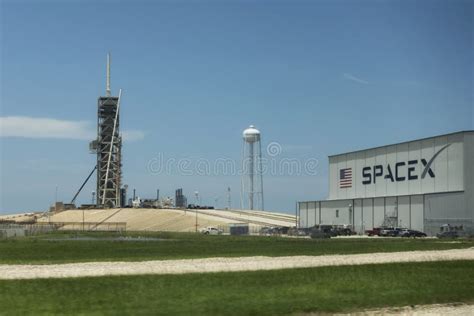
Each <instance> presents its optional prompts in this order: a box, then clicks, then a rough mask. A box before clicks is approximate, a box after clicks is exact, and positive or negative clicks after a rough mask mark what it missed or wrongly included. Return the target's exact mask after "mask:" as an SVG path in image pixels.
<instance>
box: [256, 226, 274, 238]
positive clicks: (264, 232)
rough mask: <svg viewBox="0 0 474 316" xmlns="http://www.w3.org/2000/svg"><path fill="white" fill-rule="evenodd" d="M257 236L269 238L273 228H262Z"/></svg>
mask: <svg viewBox="0 0 474 316" xmlns="http://www.w3.org/2000/svg"><path fill="white" fill-rule="evenodd" d="M259 235H262V236H271V235H273V227H269V226H264V227H262V228H260V231H259Z"/></svg>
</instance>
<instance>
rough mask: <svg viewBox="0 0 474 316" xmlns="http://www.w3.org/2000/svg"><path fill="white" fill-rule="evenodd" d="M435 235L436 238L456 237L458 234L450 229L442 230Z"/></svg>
mask: <svg viewBox="0 0 474 316" xmlns="http://www.w3.org/2000/svg"><path fill="white" fill-rule="evenodd" d="M436 237H438V238H458V237H459V234H458V232H457V231H455V230H451V231H444V232H441V233H438V234H436Z"/></svg>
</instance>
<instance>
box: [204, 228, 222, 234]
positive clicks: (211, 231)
mask: <svg viewBox="0 0 474 316" xmlns="http://www.w3.org/2000/svg"><path fill="white" fill-rule="evenodd" d="M200 232H201V233H202V234H204V235H221V234H222V233H223V232H224V231H223V230H222V229H219V228H216V227H206V228H203V229H201V230H200Z"/></svg>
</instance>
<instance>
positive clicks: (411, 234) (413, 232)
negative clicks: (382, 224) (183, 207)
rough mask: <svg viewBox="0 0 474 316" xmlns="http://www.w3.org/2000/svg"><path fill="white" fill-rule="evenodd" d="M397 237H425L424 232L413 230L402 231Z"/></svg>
mask: <svg viewBox="0 0 474 316" xmlns="http://www.w3.org/2000/svg"><path fill="white" fill-rule="evenodd" d="M399 236H401V237H426V236H427V235H426V234H425V233H424V232H420V231H418V230H413V229H404V230H402V231H401V232H400V234H399Z"/></svg>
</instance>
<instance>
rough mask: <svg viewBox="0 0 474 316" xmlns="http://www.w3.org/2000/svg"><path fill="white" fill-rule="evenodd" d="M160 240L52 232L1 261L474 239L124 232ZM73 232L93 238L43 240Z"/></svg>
mask: <svg viewBox="0 0 474 316" xmlns="http://www.w3.org/2000/svg"><path fill="white" fill-rule="evenodd" d="M127 235H128V236H137V235H140V236H145V237H157V238H163V240H160V241H147V242H143V241H111V240H101V239H100V238H109V237H113V236H117V235H114V234H111V233H100V232H98V233H79V234H77V235H75V234H73V235H71V233H61V232H59V233H53V234H47V235H43V236H36V237H27V238H18V239H10V240H1V241H0V264H13V263H15V264H26V263H37V264H43V263H64V262H86V261H143V260H157V259H183V258H204V257H236V256H292V255H324V254H353V253H369V252H394V251H409V250H444V249H453V248H468V247H474V241H472V240H464V241H462V242H455V243H452V242H446V241H440V240H437V239H401V238H398V239H392V238H389V239H383V238H378V239H367V238H365V239H362V238H361V239H330V240H311V239H295V238H283V237H260V236H245V237H233V236H204V235H199V234H180V233H127ZM74 236H79V237H80V236H89V237H95V238H97V239H96V240H48V239H61V238H68V237H74Z"/></svg>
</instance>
